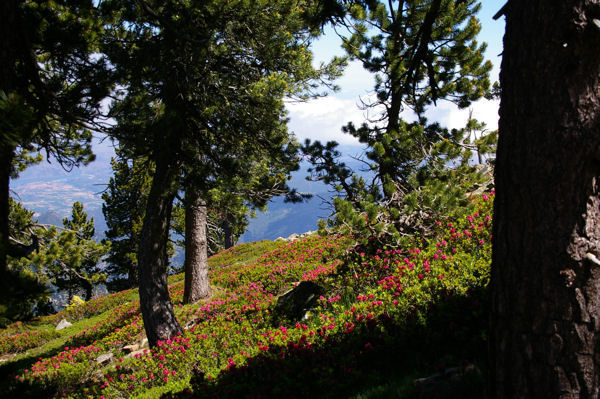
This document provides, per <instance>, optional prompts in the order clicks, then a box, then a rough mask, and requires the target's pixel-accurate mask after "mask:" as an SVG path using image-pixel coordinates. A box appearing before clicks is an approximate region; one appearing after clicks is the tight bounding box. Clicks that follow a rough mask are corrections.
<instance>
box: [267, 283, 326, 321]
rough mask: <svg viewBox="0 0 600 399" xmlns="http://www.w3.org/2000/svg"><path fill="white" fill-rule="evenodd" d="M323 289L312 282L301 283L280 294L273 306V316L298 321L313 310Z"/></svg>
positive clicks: (323, 291)
mask: <svg viewBox="0 0 600 399" xmlns="http://www.w3.org/2000/svg"><path fill="white" fill-rule="evenodd" d="M324 293H325V289H324V288H323V287H321V286H320V285H318V284H316V283H314V282H312V281H302V282H301V283H300V284H298V285H297V286H296V287H294V288H292V289H291V290H289V291H288V292H286V293H284V294H282V295H281V296H280V297H279V299H277V304H276V305H275V309H274V311H275V315H276V316H277V317H285V318H288V319H290V320H300V319H302V317H303V316H304V315H305V314H306V312H307V311H308V310H310V309H311V308H313V307H314V306H315V304H316V303H317V301H318V300H319V296H321V295H323V294H324Z"/></svg>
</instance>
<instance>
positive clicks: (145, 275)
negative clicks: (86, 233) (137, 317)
mask: <svg viewBox="0 0 600 399" xmlns="http://www.w3.org/2000/svg"><path fill="white" fill-rule="evenodd" d="M173 169H174V167H173V166H172V164H171V160H169V154H165V156H164V157H162V158H159V159H158V160H157V161H156V170H155V172H154V177H153V180H152V186H151V188H150V194H149V195H148V202H147V205H146V216H145V217H144V224H143V226H142V232H141V237H140V244H139V250H138V276H139V292H140V307H141V310H142V317H143V319H144V328H145V329H146V337H147V338H148V342H149V344H150V346H155V345H156V343H157V341H158V340H162V339H167V338H169V337H171V336H172V335H175V334H178V333H181V327H180V326H179V324H178V323H177V319H176V318H175V314H174V313H173V305H172V304H171V298H170V297H169V289H168V286H167V266H168V255H167V242H168V239H169V225H170V219H171V208H172V206H173V199H174V196H175V190H174V188H173V186H174V184H173V183H174V180H175V178H174V175H173V173H174V170H173Z"/></svg>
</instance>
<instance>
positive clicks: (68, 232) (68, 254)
mask: <svg viewBox="0 0 600 399" xmlns="http://www.w3.org/2000/svg"><path fill="white" fill-rule="evenodd" d="M29 227H30V228H32V229H34V230H33V234H34V235H35V237H36V239H38V240H39V241H40V244H39V247H38V249H37V250H36V251H35V252H32V253H31V254H29V255H28V256H26V257H21V258H14V259H11V263H10V264H11V268H12V269H13V270H28V271H30V272H32V273H36V274H38V275H39V274H41V275H43V276H44V281H45V282H47V283H49V284H52V285H53V286H55V287H56V289H57V290H58V291H64V292H67V294H68V298H69V302H70V301H71V299H72V297H73V296H74V295H76V294H78V293H80V292H83V296H84V297H85V300H89V299H91V298H92V294H93V289H94V286H96V285H97V284H100V283H103V282H105V281H106V274H105V273H104V272H103V271H102V270H101V268H100V265H99V261H100V259H101V258H102V257H103V256H104V255H105V254H106V252H107V251H108V249H109V248H110V243H109V242H107V243H97V242H95V241H94V234H95V228H94V218H91V219H88V216H87V213H86V212H85V211H84V210H83V204H81V203H80V202H75V203H74V204H73V207H72V211H71V217H70V218H65V219H63V227H62V228H57V227H55V226H43V225H39V224H37V223H32V224H30V225H29Z"/></svg>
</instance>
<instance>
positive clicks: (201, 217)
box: [183, 187, 210, 303]
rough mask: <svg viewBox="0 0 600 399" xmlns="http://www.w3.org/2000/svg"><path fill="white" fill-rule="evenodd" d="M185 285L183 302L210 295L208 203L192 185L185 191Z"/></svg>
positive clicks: (192, 301) (194, 300)
mask: <svg viewBox="0 0 600 399" xmlns="http://www.w3.org/2000/svg"><path fill="white" fill-rule="evenodd" d="M184 268H185V287H184V291H183V302H184V303H194V302H196V301H197V300H199V299H203V298H207V297H208V296H210V280H209V278H208V240H207V212H206V204H205V202H204V201H203V200H202V198H200V196H199V195H198V192H197V191H196V190H194V189H193V188H192V187H188V188H187V189H186V193H185V264H184Z"/></svg>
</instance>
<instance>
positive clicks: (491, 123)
mask: <svg viewBox="0 0 600 399" xmlns="http://www.w3.org/2000/svg"><path fill="white" fill-rule="evenodd" d="M499 105H500V102H499V101H498V100H485V99H484V100H480V101H477V102H476V103H473V104H472V105H471V106H470V107H469V108H466V109H458V107H457V106H456V105H454V104H452V103H449V102H443V103H440V104H439V106H438V107H436V108H434V109H432V110H430V111H429V112H428V113H427V116H428V117H429V118H430V119H431V120H432V121H433V120H435V121H437V122H440V124H441V125H442V126H446V127H448V128H450V129H455V128H456V129H458V128H462V127H465V124H466V123H467V120H468V118H469V112H470V111H472V112H473V114H472V117H473V118H474V119H477V120H478V121H480V122H485V124H486V129H488V130H496V129H498V106H499Z"/></svg>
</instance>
